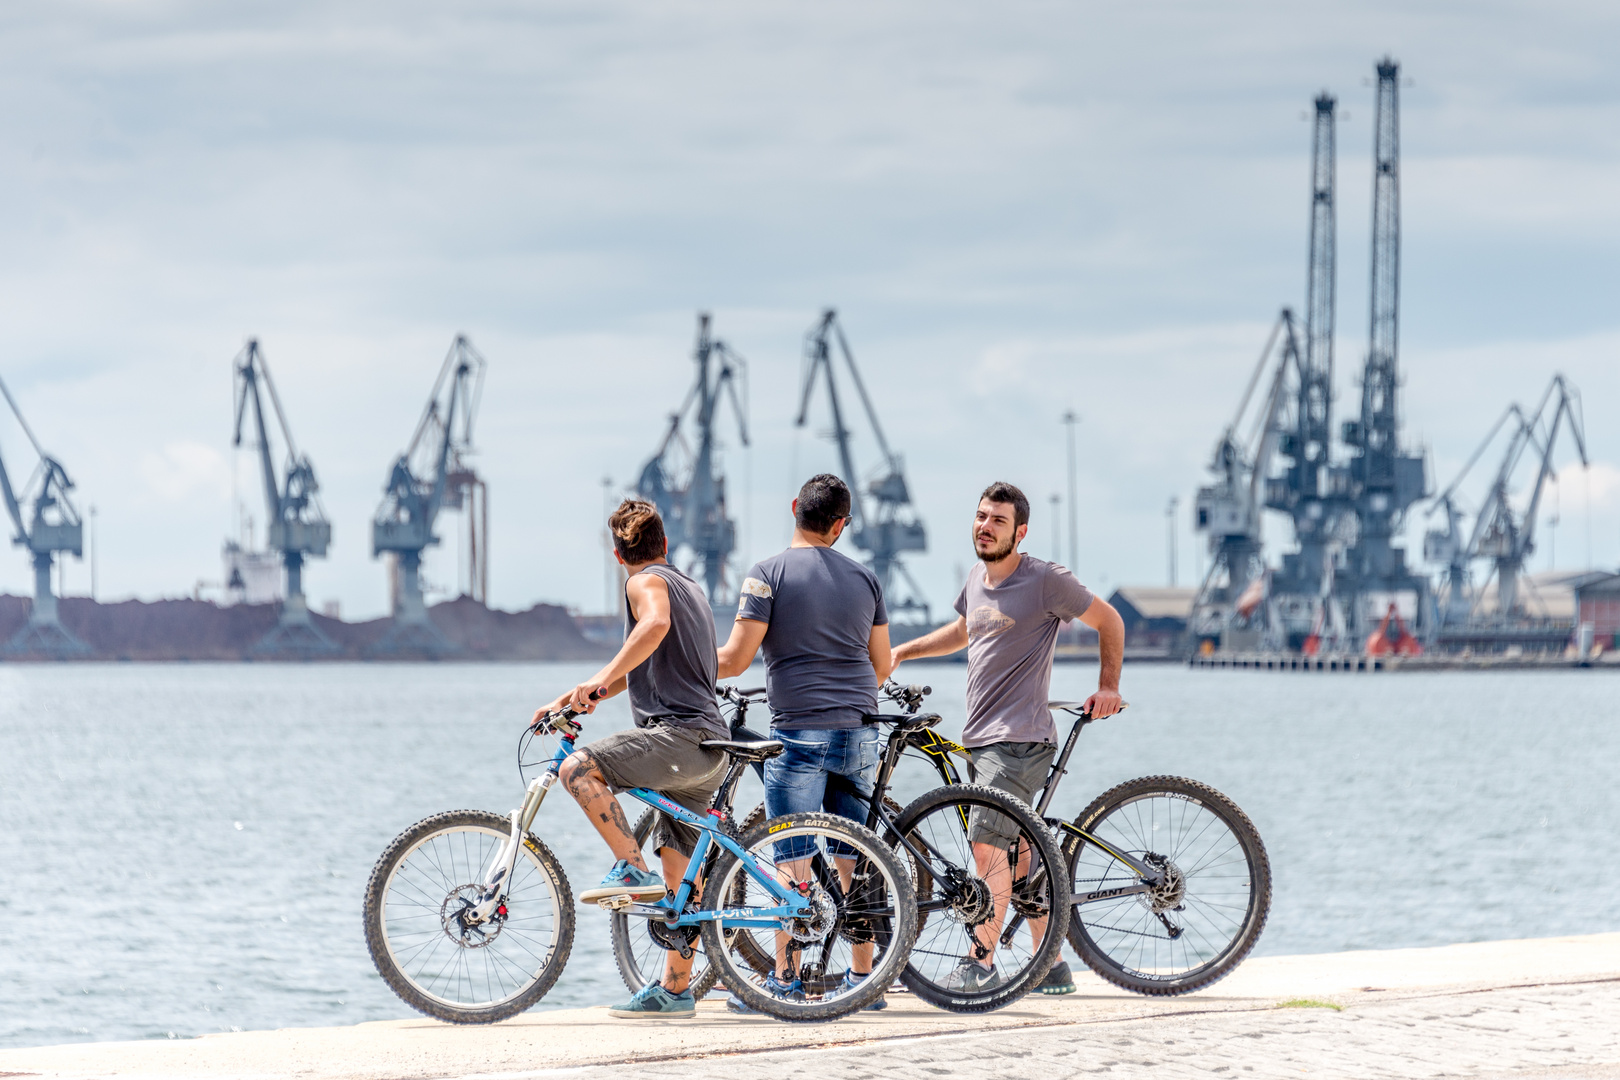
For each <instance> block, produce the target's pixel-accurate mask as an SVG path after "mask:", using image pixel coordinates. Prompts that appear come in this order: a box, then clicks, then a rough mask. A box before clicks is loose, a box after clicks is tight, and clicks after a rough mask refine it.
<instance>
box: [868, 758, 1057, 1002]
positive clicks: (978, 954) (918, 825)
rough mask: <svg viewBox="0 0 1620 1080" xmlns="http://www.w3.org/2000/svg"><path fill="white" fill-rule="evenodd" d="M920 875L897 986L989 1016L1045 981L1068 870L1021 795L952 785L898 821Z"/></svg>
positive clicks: (923, 798)
mask: <svg viewBox="0 0 1620 1080" xmlns="http://www.w3.org/2000/svg"><path fill="white" fill-rule="evenodd" d="M895 824H896V826H897V827H898V829H899V832H900V836H901V837H902V838H903V843H902V842H897V843H896V847H897V849H898V851H899V852H901V853H903V854H904V855H906V856H908V857H909V859H910V862H911V865H912V866H913V867H914V869H915V872H916V874H917V908H918V922H919V927H918V931H917V942H916V944H915V945H913V946H912V948H911V959H910V960H909V961H908V962H907V964H906V969H905V971H904V972H903V973H902V974H901V976H900V979H901V981H902V982H904V983H905V984H906V986H908V987H910V988H911V991H912V992H913V993H914V994H916V995H917V996H918V997H920V998H922V999H923V1000H924V1001H926V1002H928V1003H929V1004H930V1005H936V1006H938V1007H939V1008H941V1009H949V1010H950V1011H952V1012H963V1013H976V1012H989V1011H991V1010H993V1009H999V1008H1002V1007H1004V1006H1006V1005H1010V1004H1012V1003H1013V1002H1015V1001H1017V1000H1018V999H1019V998H1021V997H1023V996H1024V995H1025V994H1027V993H1029V992H1030V991H1031V990H1033V989H1034V988H1035V986H1036V985H1037V984H1038V983H1040V981H1041V980H1042V979H1044V978H1046V973H1047V972H1048V971H1049V970H1051V967H1052V965H1053V964H1054V963H1055V962H1056V961H1057V959H1058V957H1059V956H1060V955H1061V954H1062V951H1063V935H1064V932H1065V930H1066V929H1067V928H1068V915H1069V889H1068V880H1067V876H1066V874H1065V872H1064V871H1065V869H1066V867H1067V863H1066V861H1065V860H1064V858H1063V853H1062V850H1061V849H1060V848H1059V846H1058V843H1057V840H1056V839H1055V838H1054V837H1053V835H1052V832H1051V830H1050V829H1048V828H1047V826H1046V823H1045V822H1043V821H1042V820H1041V819H1040V818H1038V817H1036V816H1035V812H1034V811H1033V810H1031V809H1030V808H1029V807H1028V806H1027V805H1025V804H1024V803H1023V802H1022V801H1020V800H1019V799H1017V798H1016V797H1014V796H1012V795H1009V794H1007V793H1006V792H1004V791H998V790H997V789H995V788H991V787H985V786H983V785H979V784H949V785H946V786H945V787H940V788H935V789H934V790H933V791H930V792H927V793H925V794H923V795H920V796H918V797H917V798H916V799H914V800H913V801H912V803H911V805H909V806H907V807H906V808H905V810H903V811H901V813H900V817H899V820H898V821H896V823H895Z"/></svg>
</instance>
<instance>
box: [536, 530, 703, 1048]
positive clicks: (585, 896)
mask: <svg viewBox="0 0 1620 1080" xmlns="http://www.w3.org/2000/svg"><path fill="white" fill-rule="evenodd" d="M608 527H609V528H610V529H611V530H612V532H613V548H614V555H615V557H616V558H617V559H618V560H619V562H620V563H621V564H622V565H623V566H624V567H625V569H626V570H627V571H628V573H629V578H628V580H627V581H626V582H625V588H624V593H625V638H624V645H623V647H621V648H620V649H619V652H618V655H616V656H615V657H614V658H613V659H612V660H611V661H609V662H608V664H607V666H606V667H604V668H602V670H600V671H598V672H597V673H596V674H595V675H593V676H591V677H590V678H589V679H586V680H585V681H584V682H582V683H580V684H579V685H578V686H576V687H574V688H573V689H572V690H570V691H568V692H567V693H565V694H563V695H561V696H560V697H558V698H557V699H556V700H555V701H553V702H551V704H549V705H546V706H544V707H543V708H541V709H540V710H538V711H537V712H536V713H535V720H539V719H540V718H541V717H542V716H544V715H546V714H547V713H551V712H555V711H557V710H558V709H561V708H563V707H564V706H569V707H571V708H573V709H574V710H575V711H577V712H581V713H589V712H594V711H595V710H596V704H597V701H593V700H591V695H592V694H593V693H595V694H597V695H598V698H597V700H600V699H601V698H607V697H612V696H613V695H615V694H619V693H623V692H624V691H626V690H628V691H629V692H630V712H631V715H632V716H633V717H634V718H635V722H636V726H635V727H634V728H633V729H632V730H630V731H620V732H615V733H614V734H612V735H608V736H605V737H603V738H600V739H597V740H596V741H595V742H593V743H591V744H590V745H588V746H582V747H580V748H579V749H577V750H575V751H574V753H573V754H572V755H570V756H569V758H568V759H567V760H566V761H564V762H563V765H562V769H561V772H560V773H559V776H560V778H561V780H562V782H563V786H564V787H566V788H567V789H568V793H569V794H570V795H572V796H573V797H574V800H575V801H576V802H578V803H579V805H580V808H581V809H583V810H584V811H585V815H586V817H588V818H589V819H590V822H591V825H592V826H594V827H595V829H596V831H597V832H598V833H599V834H601V837H602V839H603V840H605V841H607V845H608V847H609V848H610V849H612V851H613V854H614V857H615V858H616V859H618V861H617V862H616V863H614V864H613V868H612V869H611V870H609V871H608V874H607V877H605V878H603V879H602V884H601V885H599V886H597V887H596V888H594V889H586V890H585V891H584V892H582V893H580V894H579V899H580V901H581V903H594V902H596V901H599V900H604V899H607V898H609V897H614V896H630V897H632V898H633V899H636V900H640V901H657V900H662V899H664V897H665V895H666V892H667V890H666V888H665V885H664V883H665V882H666V881H670V882H678V881H680V880H681V878H682V876H683V875H685V873H686V863H687V860H688V859H689V858H690V857H691V854H692V847H693V845H694V844H695V843H696V842H697V832H696V830H694V829H693V828H692V827H691V826H689V825H684V824H682V823H680V822H678V821H675V820H674V819H672V818H670V817H669V816H668V815H666V814H662V813H660V814H659V815H658V826H657V829H656V831H655V832H654V835H653V850H655V851H656V852H658V855H659V859H660V861H661V862H662V864H663V871H664V876H663V877H662V878H660V877H659V876H658V875H657V874H654V873H652V872H651V871H650V870H648V869H647V864H646V862H645V861H643V859H642V857H641V845H640V844H638V843H636V838H635V835H634V834H633V833H632V832H631V829H630V822H629V821H628V820H626V818H625V816H624V809H623V808H622V807H621V806H620V805H619V800H618V799H617V798H615V794H614V793H615V792H618V791H624V790H627V789H629V788H637V787H644V788H651V789H652V790H654V791H657V792H658V793H659V794H661V795H663V796H664V797H666V798H668V799H670V800H672V801H673V802H676V803H678V804H680V805H681V806H683V807H685V808H686V809H688V810H690V811H692V812H693V813H695V814H702V813H704V812H706V811H707V810H708V809H709V803H710V801H711V800H712V798H713V797H714V792H715V789H716V788H718V787H719V786H720V781H721V780H723V779H724V778H725V771H726V755H725V754H724V753H722V752H720V751H717V750H706V749H704V748H703V746H702V743H703V742H704V740H706V739H725V738H726V737H727V735H728V734H729V733H728V731H727V728H726V723H725V721H724V720H722V719H721V717H720V709H719V706H718V705H717V704H716V702H715V696H714V685H715V672H716V648H715V635H714V616H713V615H711V614H710V612H709V602H708V599H707V598H706V597H705V596H704V594H703V590H702V589H700V588H699V587H698V585H697V583H696V582H694V581H693V580H692V579H691V578H689V577H687V576H686V575H685V574H683V573H681V572H680V571H679V570H677V569H675V568H674V567H673V566H671V565H669V562H668V561H667V559H666V558H665V556H666V554H667V553H668V550H669V541H668V540H667V539H666V538H665V536H664V523H663V521H662V520H661V519H660V518H659V516H658V511H657V510H656V509H654V507H653V505H652V504H651V503H649V502H645V501H643V500H640V499H626V500H625V501H624V502H623V503H621V504H620V505H619V508H618V509H617V510H616V511H614V513H613V516H612V517H610V518H609V519H608ZM664 956H665V961H664V975H663V978H662V979H660V980H659V981H658V982H655V983H653V984H651V985H650V986H648V987H646V988H645V989H643V990H641V991H640V992H638V993H637V994H635V995H634V996H633V997H632V998H631V999H630V1000H629V1001H628V1002H626V1003H624V1004H622V1005H616V1006H614V1007H613V1008H612V1009H610V1010H609V1012H610V1014H611V1015H613V1016H623V1017H656V1018H663V1019H672V1018H679V1017H683V1016H693V1015H695V1011H694V1010H695V1002H694V1000H693V997H692V991H691V989H690V987H689V986H688V983H689V982H690V979H691V969H692V961H691V959H690V958H688V959H684V960H683V959H682V958H681V955H680V954H679V953H678V952H666V953H665V954H664Z"/></svg>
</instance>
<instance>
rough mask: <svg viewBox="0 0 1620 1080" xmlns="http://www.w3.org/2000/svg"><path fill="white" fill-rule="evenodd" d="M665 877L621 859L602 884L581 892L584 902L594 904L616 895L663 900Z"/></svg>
mask: <svg viewBox="0 0 1620 1080" xmlns="http://www.w3.org/2000/svg"><path fill="white" fill-rule="evenodd" d="M664 894H665V890H664V879H663V878H661V877H659V876H658V875H657V874H654V873H652V872H650V871H647V870H638V869H636V868H635V867H634V866H631V865H630V864H629V863H627V862H625V861H624V860H623V859H620V860H619V861H618V862H616V863H614V864H613V869H611V870H609V871H608V872H607V877H605V878H603V879H602V884H600V885H598V886H597V887H596V888H594V889H586V890H585V891H584V892H582V893H580V894H579V902H580V903H582V904H594V903H596V902H597V901H599V900H607V899H609V898H611V897H615V896H628V897H630V899H632V900H662V899H663V898H664Z"/></svg>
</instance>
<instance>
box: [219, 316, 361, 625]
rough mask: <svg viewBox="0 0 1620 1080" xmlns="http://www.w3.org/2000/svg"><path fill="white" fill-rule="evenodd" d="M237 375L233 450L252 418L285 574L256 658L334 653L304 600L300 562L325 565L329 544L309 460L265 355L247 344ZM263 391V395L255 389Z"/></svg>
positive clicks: (272, 540)
mask: <svg viewBox="0 0 1620 1080" xmlns="http://www.w3.org/2000/svg"><path fill="white" fill-rule="evenodd" d="M234 366H235V369H236V435H235V437H234V439H233V445H235V446H238V447H240V446H241V445H242V433H243V426H244V424H245V423H246V422H247V417H248V412H249V411H250V409H251V411H252V414H253V434H254V438H255V442H254V446H255V447H256V449H257V450H258V455H259V472H260V476H261V478H262V479H263V482H264V499H265V509H266V511H267V513H268V521H269V530H268V536H267V540H266V546H267V547H268V548H269V550H271V551H277V552H280V553H281V561H282V565H283V566H284V567H285V568H286V571H287V596H286V599H285V600H283V601H282V605H281V617H280V619H279V620H278V622H277V624H276V627H275V629H274V630H271V631H270V633H268V634H266V635H265V636H264V638H263V640H261V641H260V642H259V643H258V644H257V645H256V646H254V651H255V652H260V653H290V654H300V655H310V654H318V653H327V652H333V651H336V649H337V646H336V645H334V644H333V643H332V640H331V639H330V638H328V637H327V636H326V635H325V634H324V633H322V632H321V629H320V628H319V627H318V626H316V625H315V623H314V622H313V620H311V619H310V617H309V603H308V601H307V600H306V599H305V598H304V560H305V559H306V558H309V557H314V558H317V559H324V558H325V557H326V548H327V545H328V544H330V543H331V541H332V526H331V524H330V523H329V522H328V521H327V520H326V512H325V511H324V510H323V509H322V508H321V503H320V497H319V496H320V489H321V486H320V484H319V483H318V482H317V481H316V479H315V466H314V465H313V464H311V463H310V460H309V456H308V455H306V454H300V453H299V452H298V446H297V444H296V443H294V442H293V437H292V429H291V428H289V427H288V426H287V414H286V413H285V412H284V411H283V410H282V408H281V397H280V395H279V394H277V393H276V385H275V383H274V382H273V381H272V380H271V378H270V369H269V368H268V367H267V366H266V365H265V360H264V353H263V352H262V351H261V350H260V349H259V342H258V340H257V339H249V341H248V343H247V345H246V346H244V347H243V349H242V351H241V352H240V353H238V354H237V355H236V360H235V361H234ZM261 384H262V385H263V392H262V393H261V391H260V386H261ZM264 394H268V395H269V396H270V405H271V407H272V408H274V409H275V412H276V424H277V426H278V427H279V428H280V429H281V438H282V442H283V443H284V444H285V448H286V455H287V459H286V468H285V471H284V478H283V479H280V480H278V479H277V477H276V467H275V459H274V457H273V455H272V451H271V447H270V431H269V427H268V425H267V424H266V423H265V418H264V400H263V395H264Z"/></svg>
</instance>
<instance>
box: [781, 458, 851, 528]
mask: <svg viewBox="0 0 1620 1080" xmlns="http://www.w3.org/2000/svg"><path fill="white" fill-rule="evenodd" d="M849 505H850V504H849V485H847V484H845V483H844V482H843V481H842V480H840V479H838V477H836V476H834V475H833V474H832V473H820V474H818V475H816V476H812V477H811V478H810V479H808V480H806V481H805V482H804V487H802V488H800V489H799V507H798V509H797V510H796V511H794V514H793V522H794V524H796V525H798V527H799V528H801V529H803V530H804V531H805V532H809V533H815V534H816V535H817V536H825V535H826V534H827V533H829V532H831V531H832V527H833V522H835V521H837V520H838V519H839V518H843V517H848V516H849Z"/></svg>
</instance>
